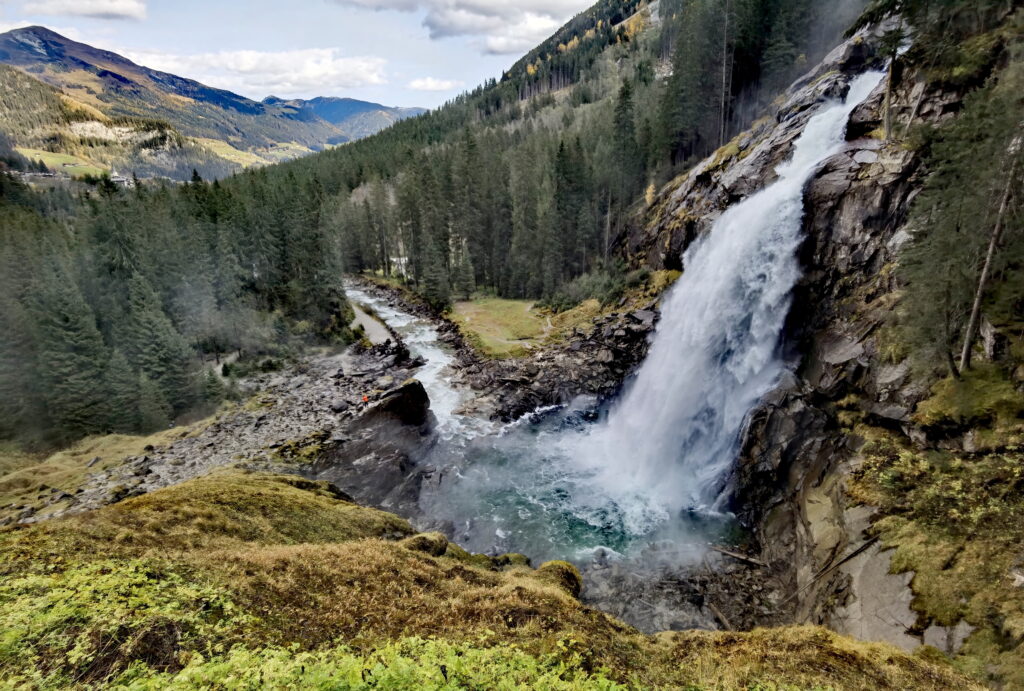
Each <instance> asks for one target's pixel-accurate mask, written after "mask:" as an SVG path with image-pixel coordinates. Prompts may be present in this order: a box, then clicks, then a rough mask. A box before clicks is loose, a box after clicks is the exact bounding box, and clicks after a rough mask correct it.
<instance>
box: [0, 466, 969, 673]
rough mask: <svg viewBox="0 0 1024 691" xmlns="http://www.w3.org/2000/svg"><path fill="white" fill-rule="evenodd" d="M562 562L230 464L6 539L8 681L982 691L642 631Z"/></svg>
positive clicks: (0, 553)
mask: <svg viewBox="0 0 1024 691" xmlns="http://www.w3.org/2000/svg"><path fill="white" fill-rule="evenodd" d="M579 587H580V581H579V574H578V573H577V572H576V571H575V569H574V568H573V567H572V566H571V565H568V564H565V563H563V562H552V563H548V564H545V565H541V567H540V568H538V569H533V568H531V567H530V566H528V565H527V562H526V559H525V558H524V557H522V556H520V555H506V556H503V557H486V556H482V555H471V554H469V553H467V552H466V551H464V550H462V549H460V548H458V547H457V546H455V545H453V544H449V543H448V541H447V540H446V539H445V538H444V537H443V536H442V535H440V534H420V535H416V534H414V531H413V530H412V528H411V527H410V526H409V524H408V523H406V522H405V521H403V520H401V519H399V518H397V517H395V516H393V515H390V514H387V513H384V512H381V511H376V510H373V509H367V508H363V507H360V506H357V505H355V504H352V503H350V502H348V501H346V500H345V498H344V496H343V495H341V494H340V493H339V492H337V490H335V489H333V488H332V487H330V486H329V485H326V484H324V483H313V482H309V481H305V480H302V479H300V478H297V477H291V476H280V475H266V474H253V473H247V472H243V471H239V470H226V471H220V472H217V473H214V474H212V475H209V476H207V477H204V478H201V479H198V480H193V481H190V482H187V483H184V484H182V485H178V486H176V487H172V488H168V489H165V490H161V491H157V492H153V493H151V494H149V495H144V496H141V497H137V498H134V499H130V500H127V501H124V502H122V503H120V504H116V505H113V506H109V507H107V508H104V509H102V510H99V511H95V512H93V513H90V514H85V515H81V516H77V517H73V518H68V519H62V520H53V521H48V522H44V523H41V524H37V525H34V526H31V527H23V528H16V529H6V530H5V531H4V532H0V686H2V687H4V688H25V689H33V688H52V689H56V688H74V687H100V686H102V687H123V688H136V689H150V688H152V689H157V688H160V689H163V688H204V689H209V688H213V689H238V688H243V689H245V688H251V689H257V688H294V689H299V688H302V689H306V688H318V689H372V688H379V689H503V688H504V689H510V688H530V689H614V688H672V689H679V688H684V689H741V688H746V689H791V688H792V689H804V688H820V689H827V688H834V689H911V688H914V689H946V688H960V689H962V688H970V687H971V684H970V683H969V682H966V681H965V680H964V679H962V678H960V677H959V676H958V674H957V673H956V672H954V671H953V670H952V669H951V668H949V667H947V666H944V665H943V664H941V663H933V662H929V661H927V660H924V659H919V658H916V657H912V656H908V655H904V654H902V653H900V652H899V651H897V650H895V649H893V648H890V647H888V646H884V645H874V644H865V643H858V642H854V641H852V640H849V639H845V638H842V637H840V636H838V635H836V634H833V633H830V632H828V631H825V630H823V629H818V628H811V627H804V628H789V629H777V630H758V631H754V632H752V633H743V634H732V633H706V632H686V633H665V634H660V635H658V636H645V635H641V634H639V633H637V632H636V631H634V630H633V629H631V628H629V627H628V626H626V625H624V624H622V623H621V622H618V621H616V620H614V619H612V618H611V617H608V616H606V615H604V614H602V613H600V612H597V611H594V610H592V609H589V608H587V607H585V606H583V605H581V604H580V602H579V601H578V600H577V599H576V597H574V594H575V593H578V591H579Z"/></svg>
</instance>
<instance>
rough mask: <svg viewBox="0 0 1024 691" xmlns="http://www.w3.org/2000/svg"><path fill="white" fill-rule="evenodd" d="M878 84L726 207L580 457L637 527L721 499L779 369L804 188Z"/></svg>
mask: <svg viewBox="0 0 1024 691" xmlns="http://www.w3.org/2000/svg"><path fill="white" fill-rule="evenodd" d="M882 76H883V75H882V73H880V72H870V73H867V74H864V75H862V76H859V77H857V78H856V79H854V80H853V82H852V84H851V85H850V90H849V94H848V96H847V98H846V100H845V101H844V102H841V103H840V102H836V103H832V104H829V105H826V106H823V107H821V109H820V112H818V113H817V114H815V115H814V116H813V117H812V118H811V119H810V120H809V122H808V123H807V125H806V127H805V129H804V131H803V133H802V134H801V136H800V137H799V139H798V140H797V141H796V143H795V146H794V152H793V156H792V158H791V160H789V161H788V162H787V163H785V164H783V165H780V166H779V167H778V168H777V173H778V175H779V178H778V180H776V181H775V182H774V183H772V184H771V185H769V186H768V187H767V188H765V189H764V190H762V191H761V192H758V193H757V194H754V195H752V196H751V197H749V198H747V199H746V200H744V201H743V202H741V203H739V204H737V205H735V206H733V207H731V208H729V209H728V210H727V211H726V212H725V213H724V214H723V215H722V216H721V218H720V219H719V220H718V221H717V222H716V223H715V224H714V227H713V228H712V229H711V231H710V232H709V233H707V234H706V235H705V236H704V237H702V238H701V239H700V240H698V241H696V242H695V243H694V244H693V245H692V246H691V247H690V249H689V250H688V251H687V252H686V254H685V255H684V260H683V264H684V269H685V272H684V274H683V276H682V277H681V278H680V279H679V281H678V282H677V283H676V285H675V286H674V287H673V288H672V290H671V292H670V293H669V295H668V296H667V297H666V299H665V301H664V303H663V306H662V310H661V314H662V317H661V322H660V323H659V324H658V329H657V332H656V334H655V337H654V341H653V343H652V346H651V350H650V354H649V355H648V357H647V359H646V360H645V362H644V363H643V365H642V367H641V369H640V371H639V373H638V375H637V377H636V379H635V380H634V382H633V383H632V384H631V385H630V386H629V388H628V390H627V392H626V393H625V395H624V396H623V398H622V399H621V400H620V401H619V402H618V404H617V405H616V406H615V407H614V408H613V409H612V411H611V413H610V415H609V418H608V421H607V423H606V425H604V426H603V427H600V428H598V429H596V430H595V431H594V432H593V434H591V435H590V436H589V439H588V440H587V441H586V442H585V443H584V444H583V445H582V447H581V449H580V451H581V452H582V453H583V454H585V457H584V459H583V462H584V463H585V464H587V465H590V466H591V467H592V468H593V469H594V470H595V471H596V473H597V479H598V480H599V481H600V484H601V485H602V486H603V488H604V490H605V491H606V492H607V493H608V494H609V495H610V496H611V497H612V498H614V499H615V500H616V501H617V503H619V504H620V505H627V506H629V505H632V507H633V512H634V514H635V515H634V516H633V517H632V518H633V521H632V522H634V523H638V524H644V523H648V522H649V520H650V519H655V518H657V515H658V514H661V515H662V516H663V515H664V514H665V513H669V514H672V513H677V512H678V511H679V510H682V509H687V508H693V509H698V510H707V509H712V508H714V506H715V504H716V503H717V502H718V500H719V494H720V492H721V482H722V478H723V475H724V474H725V473H726V471H727V470H728V468H729V466H730V464H731V463H732V461H733V459H734V457H735V454H736V446H737V443H738V438H739V434H740V431H741V426H742V424H743V421H744V418H745V417H746V416H747V414H748V413H749V412H750V410H751V409H752V408H753V407H754V406H755V405H756V404H757V402H758V400H760V399H761V397H763V396H764V395H765V394H766V393H767V392H768V391H769V390H770V389H771V388H772V387H773V386H774V385H775V383H776V382H777V381H778V378H779V376H780V374H781V373H782V371H783V368H784V363H783V362H782V360H781V359H780V356H779V353H778V345H779V337H780V334H781V332H782V328H783V325H784V322H785V320H786V317H787V314H788V312H789V307H790V293H791V291H792V289H793V286H794V285H795V283H796V281H797V280H798V278H799V276H800V267H799V263H798V259H797V256H796V250H797V248H798V246H799V244H800V241H801V226H802V218H803V189H804V186H805V185H806V183H807V181H808V179H809V178H810V177H811V175H812V174H813V173H814V171H815V169H816V168H817V167H818V166H819V165H820V164H821V163H822V162H823V161H824V160H825V159H827V158H828V157H830V156H832V155H833V154H835V153H836V152H837V151H838V150H839V148H840V147H841V145H842V143H843V139H844V134H845V131H846V123H847V120H848V119H849V116H850V113H851V112H852V111H853V109H854V108H856V107H857V105H859V104H860V103H861V102H863V101H864V100H865V99H866V98H867V97H868V96H869V95H870V93H871V92H872V90H874V88H875V87H876V86H877V85H878V83H879V82H880V80H881V79H882ZM594 464H597V466H598V467H595V465H594ZM635 527H636V528H640V525H636V526H635Z"/></svg>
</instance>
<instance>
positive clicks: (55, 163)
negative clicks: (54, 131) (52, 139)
mask: <svg viewBox="0 0 1024 691" xmlns="http://www.w3.org/2000/svg"><path fill="white" fill-rule="evenodd" d="M17 151H18V153H20V154H21V155H22V156H25V157H26V158H28V159H31V160H33V161H39V160H41V161H42V162H43V163H45V164H46V167H47V168H49V169H50V170H52V171H54V172H57V173H66V174H67V175H71V176H72V177H81V176H84V175H94V176H100V175H103V174H105V173H109V172H110V170H109V169H107V168H103V167H100V166H97V165H96V164H95V163H93V162H91V161H89V160H87V159H84V158H82V157H80V156H72V155H70V154H55V153H53V152H52V151H43V150H42V149H26V148H23V147H18V148H17Z"/></svg>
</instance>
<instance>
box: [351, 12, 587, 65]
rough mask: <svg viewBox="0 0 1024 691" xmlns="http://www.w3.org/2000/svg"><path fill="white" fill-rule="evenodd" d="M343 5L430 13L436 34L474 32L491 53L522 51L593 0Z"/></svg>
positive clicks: (431, 27) (426, 21) (428, 19)
mask: <svg viewBox="0 0 1024 691" xmlns="http://www.w3.org/2000/svg"><path fill="white" fill-rule="evenodd" d="M334 2H336V3H338V4H341V5H348V6H350V7H362V8H365V9H373V10H397V11H400V12H413V11H417V10H421V11H424V12H425V13H426V16H425V17H424V18H423V25H424V26H425V27H426V28H427V29H428V31H429V32H430V37H431V38H435V39H436V38H446V37H449V36H472V37H476V38H478V39H479V45H480V48H481V49H482V50H483V51H485V52H487V53H494V54H499V53H500V54H505V53H521V52H524V51H527V50H529V49H530V48H532V47H534V46H535V45H536V44H537V43H539V42H541V41H543V40H544V39H545V38H547V37H548V36H550V35H551V34H552V33H554V31H555V30H556V29H558V27H560V26H561V25H562V24H564V23H565V22H566V21H568V20H569V19H570V18H571V17H572V16H573V15H574V14H576V13H577V12H579V11H581V10H583V9H586V8H587V7H589V5H590V4H591V3H590V1H589V0H334Z"/></svg>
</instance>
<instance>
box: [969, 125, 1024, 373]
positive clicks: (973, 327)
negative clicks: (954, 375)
mask: <svg viewBox="0 0 1024 691" xmlns="http://www.w3.org/2000/svg"><path fill="white" fill-rule="evenodd" d="M1020 144H1021V142H1020V138H1017V139H1015V140H1014V141H1013V143H1012V144H1011V145H1010V150H1011V155H1012V156H1013V162H1012V164H1011V165H1010V174H1009V175H1008V176H1007V179H1006V188H1005V189H1004V190H1003V196H1002V200H1001V201H1000V202H999V215H998V216H996V224H995V227H994V228H992V236H991V237H990V238H989V242H988V252H986V253H985V263H984V264H982V266H981V276H979V277H978V289H977V290H976V291H975V293H974V304H973V305H972V306H971V317H970V319H969V320H968V321H967V331H966V333H965V334H964V347H963V350H962V351H961V352H960V371H961V372H963V371H964V370H967V369H970V368H971V350H972V349H973V347H974V339H975V338H977V336H978V326H979V324H980V323H981V301H982V298H983V297H984V296H985V288H986V286H987V284H988V277H989V274H991V273H992V260H993V258H994V257H995V255H996V249H997V248H998V247H999V242H1000V240H1001V239H1002V237H1003V227H1004V221H1005V220H1006V211H1007V209H1008V208H1009V206H1010V197H1011V196H1012V194H1013V186H1014V182H1015V181H1016V178H1017V165H1018V163H1019V161H1020V157H1019V156H1018V155H1017V154H1018V152H1019V149H1020Z"/></svg>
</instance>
